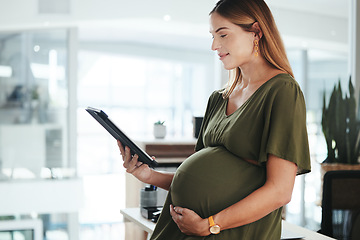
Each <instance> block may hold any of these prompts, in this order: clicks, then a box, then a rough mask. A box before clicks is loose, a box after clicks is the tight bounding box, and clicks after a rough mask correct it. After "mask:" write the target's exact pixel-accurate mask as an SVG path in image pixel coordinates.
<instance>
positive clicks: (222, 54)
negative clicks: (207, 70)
mask: <svg viewBox="0 0 360 240" xmlns="http://www.w3.org/2000/svg"><path fill="white" fill-rule="evenodd" d="M227 55H229V53H220V54H219V57H220V60H223V59H224V58H225V57H226V56H227Z"/></svg>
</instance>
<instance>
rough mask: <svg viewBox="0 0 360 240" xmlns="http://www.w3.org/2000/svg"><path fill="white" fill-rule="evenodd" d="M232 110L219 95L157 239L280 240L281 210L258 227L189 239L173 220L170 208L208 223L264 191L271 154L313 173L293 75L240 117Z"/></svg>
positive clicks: (264, 91)
mask: <svg viewBox="0 0 360 240" xmlns="http://www.w3.org/2000/svg"><path fill="white" fill-rule="evenodd" d="M226 107H227V99H223V98H222V95H221V93H220V91H215V92H214V93H213V94H212V95H211V96H210V98H209V102H208V106H207V109H206V112H205V116H204V120H203V124H202V127H201V130H200V135H199V139H198V142H197V144H196V153H195V154H193V155H192V156H190V157H189V158H188V159H186V160H185V161H184V162H183V164H181V166H180V167H179V168H178V169H177V171H176V173H175V176H174V179H173V182H172V184H171V187H170V190H169V194H168V197H167V199H166V202H165V205H164V209H163V211H162V213H161V216H160V218H159V220H158V223H157V225H156V228H155V230H154V233H153V235H152V237H151V239H158V240H172V239H174V240H181V239H186V240H195V239H222V240H233V239H246V240H253V239H254V240H255V239H256V240H262V239H263V240H272V239H274V240H275V239H280V234H281V208H280V209H277V210H275V211H273V212H272V213H270V214H268V215H267V216H265V217H263V218H262V219H260V220H258V221H256V222H253V223H250V224H247V225H245V226H241V227H237V228H233V229H227V230H223V231H221V232H220V234H218V235H209V236H206V237H195V236H187V235H185V234H183V233H181V232H180V230H179V229H178V227H177V225H176V224H175V223H174V222H173V221H172V218H171V216H170V213H169V205H170V204H173V205H174V206H180V207H185V208H189V209H191V210H193V211H195V212H196V213H197V214H199V215H200V216H201V217H202V218H207V217H209V216H211V215H214V214H216V213H218V212H220V211H221V210H223V209H225V208H227V207H229V206H231V205H233V204H235V203H236V202H238V201H240V200H241V199H243V198H245V197H246V196H247V195H249V194H251V193H252V192H253V191H255V190H256V189H258V188H260V187H261V186H262V185H264V183H265V181H266V161H267V159H268V154H273V155H275V156H278V157H280V158H283V159H285V160H288V161H291V162H294V163H295V164H296V165H297V166H298V174H302V173H306V172H309V171H310V157H309V146H308V138H307V130H306V109H305V101H304V97H303V94H302V92H301V89H300V87H299V85H298V84H297V82H296V81H295V80H294V79H293V78H292V77H291V76H290V75H288V74H279V75H277V76H275V77H273V78H272V79H270V80H268V81H267V82H265V83H264V84H263V85H262V86H260V87H259V88H258V89H257V90H256V91H255V93H254V94H253V95H252V96H251V97H250V98H249V99H248V100H247V101H246V102H245V103H244V104H243V105H242V106H241V107H240V108H238V109H237V110H236V111H235V112H234V113H232V114H230V115H226ZM244 158H245V159H252V160H255V161H257V162H258V165H255V164H250V163H248V162H247V161H244V160H243V159H244ZM264 201H266V199H264Z"/></svg>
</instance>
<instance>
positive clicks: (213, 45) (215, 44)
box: [211, 39, 219, 51]
mask: <svg viewBox="0 0 360 240" xmlns="http://www.w3.org/2000/svg"><path fill="white" fill-rule="evenodd" d="M218 49H219V44H218V42H217V41H216V40H215V39H213V41H212V44H211V50H213V51H216V50H218Z"/></svg>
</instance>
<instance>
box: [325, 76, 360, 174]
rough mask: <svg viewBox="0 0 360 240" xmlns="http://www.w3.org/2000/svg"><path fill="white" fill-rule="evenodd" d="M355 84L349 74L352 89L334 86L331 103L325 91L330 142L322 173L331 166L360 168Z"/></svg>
mask: <svg viewBox="0 0 360 240" xmlns="http://www.w3.org/2000/svg"><path fill="white" fill-rule="evenodd" d="M357 107H358V106H357V103H356V98H355V90H354V86H353V85H352V83H351V77H350V78H349V91H348V93H345V94H344V93H343V91H342V89H341V85H340V80H339V82H338V84H336V85H335V86H334V89H333V91H332V93H331V97H330V100H329V104H328V105H327V106H326V96H325V92H324V95H323V111H322V121H321V124H322V131H323V133H324V136H325V140H326V145H327V152H328V155H327V158H326V159H325V160H324V161H323V163H322V164H321V168H322V171H323V174H325V172H326V171H331V170H354V169H360V164H359V155H360V141H359V140H360V124H359V123H360V121H359V117H358V115H357V114H358V113H357Z"/></svg>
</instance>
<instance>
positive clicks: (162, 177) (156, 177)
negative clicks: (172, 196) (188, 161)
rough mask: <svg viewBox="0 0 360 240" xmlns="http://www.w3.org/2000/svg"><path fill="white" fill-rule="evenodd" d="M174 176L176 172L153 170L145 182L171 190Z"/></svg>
mask: <svg viewBox="0 0 360 240" xmlns="http://www.w3.org/2000/svg"><path fill="white" fill-rule="evenodd" d="M173 177H174V173H168V172H159V171H155V170H152V171H151V176H150V178H149V179H148V180H147V181H145V183H147V184H151V185H154V186H157V187H159V188H162V189H165V190H169V188H170V185H171V182H172V179H173Z"/></svg>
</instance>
